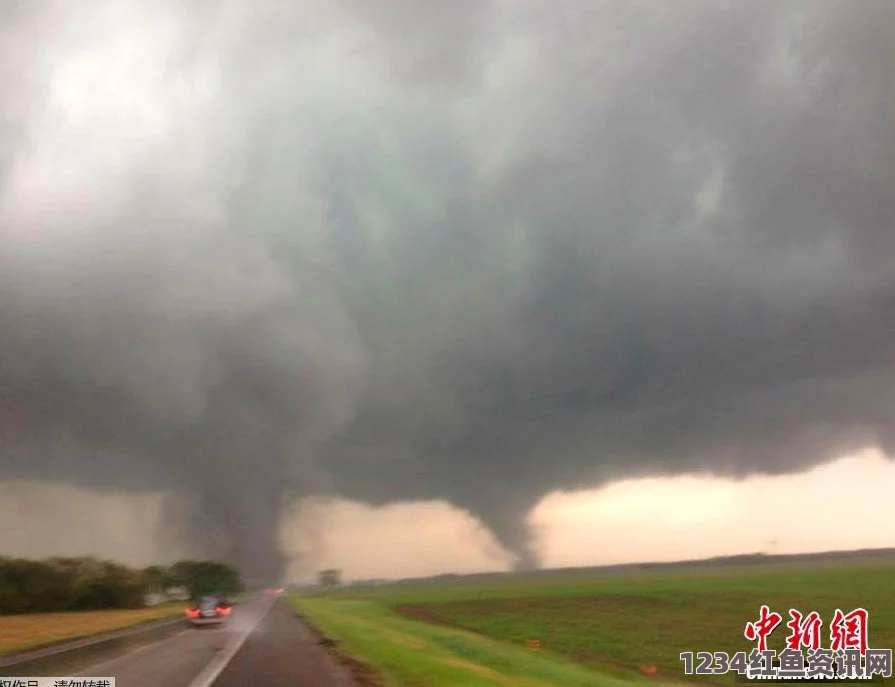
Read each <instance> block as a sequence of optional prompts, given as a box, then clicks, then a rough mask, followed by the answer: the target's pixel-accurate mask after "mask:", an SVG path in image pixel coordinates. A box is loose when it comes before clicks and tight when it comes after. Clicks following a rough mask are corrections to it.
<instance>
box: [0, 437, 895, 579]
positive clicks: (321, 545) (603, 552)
mask: <svg viewBox="0 0 895 687" xmlns="http://www.w3.org/2000/svg"><path fill="white" fill-rule="evenodd" d="M893 483H895V464H893V463H892V461H889V460H887V459H886V458H885V457H884V456H883V455H881V454H880V453H878V452H876V451H866V452H863V453H860V454H856V455H853V456H847V457H844V458H841V459H839V460H836V461H833V462H830V463H827V464H824V465H820V466H817V467H815V468H813V469H811V470H809V471H807V472H803V473H799V474H795V475H785V476H777V477H749V478H747V479H744V480H741V481H733V480H729V479H720V478H712V477H702V476H698V475H682V476H677V477H670V478H647V479H635V480H624V481H619V482H615V483H613V484H610V485H608V486H606V487H604V488H602V489H593V490H582V491H575V492H554V493H552V494H550V495H548V496H546V497H545V498H544V499H542V500H541V502H540V503H539V504H538V505H537V506H536V507H535V508H534V509H533V510H532V512H531V514H530V516H529V522H530V523H531V525H532V527H533V531H534V532H535V535H534V536H535V541H536V545H537V547H538V551H539V553H540V555H541V557H542V560H543V561H544V567H550V568H553V567H566V566H569V567H571V566H591V565H612V564H619V563H634V562H648V561H675V560H686V559H699V558H708V557H712V556H723V555H732V554H740V553H754V552H758V551H763V552H766V553H810V552H818V551H831V550H852V549H861V548H886V547H891V546H895V532H893V530H892V527H891V523H892V522H895V502H893V501H892V500H891V499H890V498H889V495H890V490H891V485H892V484H893ZM163 508H164V502H163V500H162V499H160V498H159V497H158V496H156V495H152V494H144V495H119V494H99V495H98V494H95V493H92V492H90V491H89V490H84V489H79V488H76V487H71V486H67V485H48V484H37V483H19V484H5V485H0V518H2V519H4V520H5V521H10V519H17V520H18V521H19V522H20V523H21V526H20V527H19V528H18V529H3V530H0V549H2V550H3V551H4V552H5V553H6V554H7V555H18V556H35V557H40V556H49V555H72V556H74V555H82V554H86V553H90V554H93V555H98V556H109V557H116V558H121V559H122V560H125V561H127V562H129V563H132V564H135V565H149V564H151V563H155V562H157V561H158V559H159V557H161V558H171V557H178V556H181V555H184V556H187V555H189V553H190V552H189V549H188V548H186V547H177V546H170V545H168V546H163V545H161V543H160V542H161V540H162V536H163V535H164V533H163V532H160V531H158V529H159V528H161V527H163V521H162V519H161V517H160V515H161V510H162V509H163ZM113 514H114V515H113ZM60 530H64V531H66V532H67V533H68V536H66V538H65V544H64V545H63V546H62V548H61V549H60V547H59V546H57V545H56V544H57V543H58V542H59V541H62V539H61V538H60V537H59V532H60ZM160 535H162V536H160ZM281 539H282V541H283V544H284V550H285V551H286V552H287V553H288V554H289V556H290V560H291V566H290V569H289V573H288V574H289V577H290V579H291V580H293V581H299V582H306V581H311V580H313V574H314V571H316V570H318V569H322V568H329V567H336V568H340V569H342V570H343V571H344V574H345V577H346V579H376V578H392V579H394V578H403V577H418V576H420V577H421V576H428V575H437V574H441V573H458V574H468V573H475V572H484V571H497V570H507V569H509V567H510V564H511V562H512V556H511V554H510V553H509V552H507V551H506V550H504V549H503V548H502V547H501V546H500V545H499V543H498V542H497V541H496V540H495V538H494V537H493V535H492V534H491V533H490V532H489V531H488V530H487V529H486V528H485V527H484V526H483V525H482V523H481V522H480V521H478V520H477V519H476V518H474V517H473V516H472V515H470V514H469V513H468V512H466V511H463V510H461V509H459V508H457V507H455V506H452V505H450V504H448V503H446V502H444V501H427V502H408V503H396V504H391V505H388V506H382V507H378V508H377V507H372V506H368V505H366V504H362V503H357V502H352V501H346V500H323V499H310V500H308V501H305V502H304V503H303V504H302V505H301V506H299V507H298V508H297V509H296V510H294V511H293V513H292V517H288V518H286V519H285V521H284V525H283V531H282V532H281ZM50 542H52V543H53V544H52V546H51V545H50ZM98 542H100V544H98ZM42 543H46V544H47V545H46V546H44V547H42Z"/></svg>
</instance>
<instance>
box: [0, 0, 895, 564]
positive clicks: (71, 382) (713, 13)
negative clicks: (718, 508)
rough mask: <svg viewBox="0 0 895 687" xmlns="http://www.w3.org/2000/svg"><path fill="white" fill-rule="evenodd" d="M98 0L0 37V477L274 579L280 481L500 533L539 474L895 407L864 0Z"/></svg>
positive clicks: (841, 447)
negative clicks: (216, 0)
mask: <svg viewBox="0 0 895 687" xmlns="http://www.w3.org/2000/svg"><path fill="white" fill-rule="evenodd" d="M90 7H91V12H88V13H86V15H85V16H79V17H62V16H59V15H58V14H57V12H58V11H59V10H56V9H51V8H50V7H49V6H48V5H42V4H36V5H34V7H32V8H31V9H29V10H28V11H27V12H24V13H23V14H22V15H21V16H18V17H16V18H14V21H13V23H12V28H6V29H5V30H4V33H3V34H2V41H3V48H4V54H5V53H6V52H9V50H10V49H11V47H10V46H15V45H22V44H23V41H24V37H27V36H33V35H37V34H40V35H43V36H49V37H52V39H53V40H47V41H45V43H44V44H45V45H46V46H47V47H46V48H45V49H44V50H43V51H40V52H38V51H30V52H27V53H24V54H25V55H26V56H28V57H29V59H27V60H26V64H27V68H25V69H24V70H22V71H21V73H13V72H9V71H8V70H6V71H0V79H2V80H3V86H4V90H3V93H4V96H3V97H4V101H3V102H4V117H3V119H2V120H0V123H3V127H2V128H0V151H2V157H0V182H2V184H3V186H2V194H0V289H2V290H0V398H2V405H3V407H2V412H3V418H4V426H5V433H4V437H5V438H4V444H3V465H2V469H3V472H4V474H6V475H8V476H19V475H35V476H39V477H42V478H45V479H55V480H67V481H74V482H79V483H85V484H88V485H96V486H101V487H105V488H115V489H122V488H127V489H136V488H145V487H148V486H152V487H156V488H165V489H169V490H179V491H181V492H183V493H185V494H188V495H190V496H192V497H195V499H196V501H197V502H198V503H199V504H200V505H201V508H202V509H203V510H204V511H205V513H206V515H210V516H211V518H212V519H213V520H214V521H215V522H216V523H218V525H219V526H220V527H221V528H222V529H223V530H224V531H225V532H226V533H227V535H228V536H229V538H230V540H231V544H232V546H233V552H232V555H234V556H236V557H238V558H240V560H242V561H243V562H249V561H254V571H255V572H257V573H258V574H259V575H268V574H271V573H272V572H275V571H276V570H277V569H278V568H279V566H280V558H279V553H278V550H277V545H276V541H275V530H276V524H277V522H278V518H279V515H280V507H281V504H282V501H283V499H285V498H289V497H292V496H300V495H303V494H309V493H315V492H320V491H335V492H338V493H341V494H343V495H346V496H350V497H355V498H361V499H365V500H368V501H374V502H375V501H379V502H386V501H392V500H397V499H407V498H420V497H432V498H448V499H450V500H452V501H454V502H455V503H457V504H458V505H461V506H464V507H466V508H469V509H470V510H471V511H473V512H474V513H476V514H477V515H480V516H481V517H483V518H484V519H485V520H486V522H487V523H488V524H489V526H490V527H491V528H492V529H493V530H494V531H495V533H496V534H497V535H498V536H499V537H500V538H501V540H502V541H503V542H504V543H505V544H507V545H509V546H511V547H512V548H513V549H514V550H515V551H516V552H517V553H519V554H521V555H522V556H523V557H525V558H529V559H530V554H529V553H527V550H526V542H527V533H526V530H525V527H524V526H523V524H522V523H523V516H524V514H525V512H526V511H527V510H528V509H529V508H530V507H531V506H532V505H533V504H534V503H535V501H536V500H537V499H538V498H539V497H540V496H542V495H543V494H545V493H546V492H547V491H549V490H551V489H554V488H559V487H578V486H580V487H585V486H594V485H597V484H599V483H602V482H605V481H607V480H611V479H614V478H618V477H624V476H632V475H641V474H672V473H676V472H681V471H691V470H697V471H708V472H714V473H719V474H727V475H746V474H751V473H754V472H768V473H778V472H779V473H782V472H787V471H792V470H796V469H800V468H802V467H805V466H808V465H811V464H813V463H816V462H818V461H821V460H824V459H826V458H829V457H831V456H833V455H837V454H839V453H842V452H845V451H849V450H852V449H855V448H859V447H864V446H867V445H873V444H881V445H882V446H883V447H884V448H888V447H889V446H890V445H891V444H892V443H893V441H895V436H893V432H892V430H891V426H892V424H891V423H892V419H893V412H895V403H893V399H892V397H891V392H890V391H889V389H890V388H891V387H892V382H893V381H895V379H893V377H895V375H893V371H892V367H891V363H890V358H891V353H890V352H889V351H890V349H891V339H892V332H893V325H895V321H893V315H892V313H893V312H895V311H893V306H895V274H893V269H892V268H891V267H890V262H891V260H890V256H891V255H892V251H893V249H895V232H893V231H892V227H891V226H890V218H891V217H892V216H893V210H895V193H893V192H892V190H891V171H892V169H893V166H895V157H893V155H895V140H893V132H895V130H893V126H892V123H891V117H890V113H891V105H892V95H891V88H890V77H891V71H890V70H889V69H887V68H886V67H885V65H886V64H888V62H890V60H889V61H887V60H886V59H885V56H886V55H889V54H891V48H890V47H888V46H890V45H891V44H892V41H891V38H892V36H891V35H890V33H891V31H890V30H888V29H887V28H885V27H887V26H890V25H893V24H892V21H891V20H892V19H893V18H895V17H893V16H892V14H893V10H892V9H891V7H890V6H889V5H888V4H886V3H882V2H880V3H873V2H862V3H861V4H860V5H855V4H845V3H831V2H816V1H814V0H812V1H811V2H807V1H806V2H804V3H802V2H790V3H772V2H753V3H717V2H695V1H694V2H678V3H665V4H663V5H661V10H656V7H657V6H656V4H655V3H637V2H634V3H624V4H622V3H593V4H591V5H588V6H586V7H583V6H581V4H580V3H573V2H561V3H550V4H547V3H543V4H541V3H534V2H526V3H508V4H501V3H497V2H492V3H452V4H451V6H450V8H448V7H447V5H446V6H445V8H444V9H440V10H434V9H433V10H431V11H430V10H426V11H424V7H423V5H419V4H418V3H416V4H412V3H405V2H403V1H401V2H399V1H395V2H385V3H379V4H377V5H375V7H371V6H368V5H367V4H366V3H354V2H349V3H344V4H342V5H340V6H338V7H333V6H331V5H325V4H323V3H320V4H319V6H318V5H317V4H315V3H310V4H308V6H307V7H306V8H304V9H303V10H302V12H297V11H295V10H293V9H291V7H290V6H288V5H286V4H284V3H276V2H271V3H269V4H267V5H265V6H264V8H263V11H261V10H259V11H252V12H249V11H247V8H248V5H244V4H243V3H241V2H235V1H234V2H229V3H224V4H223V5H220V6H212V5H207V6H206V5H202V6H197V9H196V10H195V11H193V12H191V13H190V14H189V16H187V15H185V14H184V13H183V10H182V9H181V8H180V7H179V6H178V5H176V4H173V3H172V4H168V3H157V4H148V3H143V2H136V1H133V2H128V3H117V4H112V3H101V2H97V3H93V4H92V5H91V6H90ZM97 27H100V28H102V27H105V30H106V34H104V35H105V36H106V37H105V38H103V39H102V40H97V39H96V37H95V35H94V32H95V31H96V30H98V28H97ZM138 75H139V76H138ZM7 94H9V95H7ZM181 526H182V527H187V528H188V527H189V525H188V523H187V522H186V519H184V520H183V521H182V523H181ZM195 529H197V536H198V535H200V534H201V532H199V531H198V530H200V529H201V528H199V527H198V526H197V527H196V528H195ZM528 562H531V561H530V560H529V561H528Z"/></svg>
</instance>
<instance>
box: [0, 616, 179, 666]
mask: <svg viewBox="0 0 895 687" xmlns="http://www.w3.org/2000/svg"><path fill="white" fill-rule="evenodd" d="M182 613H183V604H180V603H178V604H165V605H162V606H154V607H152V608H138V609H125V610H117V609H116V610H111V611H87V612H68V613H35V614H28V615H7V616H3V617H2V618H0V656H3V655H8V654H11V653H17V652H19V651H28V650H30V649H38V648H41V647H44V646H49V645H51V644H56V643H57V642H63V641H67V640H72V639H81V638H83V637H90V636H95V635H101V634H105V633H106V632H112V631H114V630H122V629H125V628H129V627H134V626H136V625H140V624H143V623H148V622H152V621H155V620H161V619H162V618H168V617H173V616H177V615H180V614H182Z"/></svg>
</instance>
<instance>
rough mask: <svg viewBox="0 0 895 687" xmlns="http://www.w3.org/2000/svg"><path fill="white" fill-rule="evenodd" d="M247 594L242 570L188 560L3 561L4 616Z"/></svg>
mask: <svg viewBox="0 0 895 687" xmlns="http://www.w3.org/2000/svg"><path fill="white" fill-rule="evenodd" d="M243 589H244V584H243V581H242V577H241V576H240V574H239V571H238V570H237V569H236V568H234V567H233V566H231V565H229V564H227V563H220V562H217V561H201V560H183V561H178V562H177V563H174V564H173V565H171V566H159V565H155V566H150V567H148V568H143V569H140V568H130V567H128V566H125V565H122V564H120V563H116V562H114V561H106V560H99V559H96V558H89V557H82V558H48V559H44V560H39V561H37V560H27V559H22V558H5V557H0V614H5V615H6V614H14V613H48V612H54V611H93V610H101V609H111V608H142V607H144V606H145V605H146V603H147V597H148V595H150V594H153V593H154V594H159V595H161V596H162V598H164V597H165V595H167V594H170V593H172V592H173V591H175V590H180V591H182V593H184V594H185V595H187V596H189V598H191V599H197V598H199V597H200V596H202V595H205V594H221V595H227V596H229V595H234V594H238V593H240V592H242V591H243Z"/></svg>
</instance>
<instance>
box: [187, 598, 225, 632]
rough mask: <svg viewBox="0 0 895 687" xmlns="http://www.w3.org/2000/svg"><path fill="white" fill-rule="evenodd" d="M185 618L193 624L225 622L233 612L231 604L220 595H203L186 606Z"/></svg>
mask: <svg viewBox="0 0 895 687" xmlns="http://www.w3.org/2000/svg"><path fill="white" fill-rule="evenodd" d="M185 613H186V617H187V620H189V621H190V622H191V623H192V624H193V625H197V626H198V625H217V624H220V623H223V622H226V621H227V619H228V618H229V617H230V614H231V613H233V606H232V605H231V604H230V602H229V601H227V599H225V598H223V597H220V596H203V597H202V598H201V599H199V601H198V602H197V603H195V604H192V605H190V606H188V607H187V609H186V611H185Z"/></svg>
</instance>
